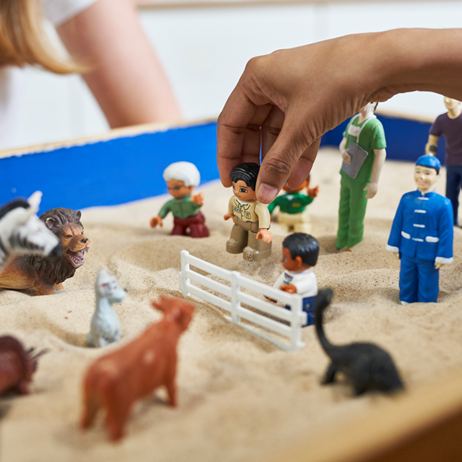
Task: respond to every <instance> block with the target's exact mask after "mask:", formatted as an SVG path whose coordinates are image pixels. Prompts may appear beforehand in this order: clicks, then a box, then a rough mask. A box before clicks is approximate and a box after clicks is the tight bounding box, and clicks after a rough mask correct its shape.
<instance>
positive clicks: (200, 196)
mask: <svg viewBox="0 0 462 462" xmlns="http://www.w3.org/2000/svg"><path fill="white" fill-rule="evenodd" d="M191 202H194V203H195V204H197V205H204V193H203V192H200V193H199V194H196V195H195V196H191Z"/></svg>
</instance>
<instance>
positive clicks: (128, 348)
mask: <svg viewBox="0 0 462 462" xmlns="http://www.w3.org/2000/svg"><path fill="white" fill-rule="evenodd" d="M152 306H153V307H154V308H157V309H158V310H159V311H162V312H163V313H164V317H163V319H162V320H161V321H159V322H158V323H156V324H153V325H151V326H149V327H148V328H147V329H146V330H145V331H144V332H143V333H142V334H141V335H140V336H139V337H137V338H136V339H135V340H133V341H131V342H130V343H128V344H127V345H125V346H124V347H122V348H120V349H119V350H117V351H114V352H113V353H109V354H107V355H106V356H103V357H101V358H99V359H97V360H96V361H95V362H94V363H93V364H92V365H91V366H90V368H89V369H88V371H87V374H86V376H85V379H84V383H83V415H82V419H81V422H80V426H81V428H82V429H86V428H88V427H90V425H91V424H92V423H93V420H94V418H95V416H96V414H97V412H98V410H99V408H100V407H104V408H105V410H106V428H107V431H108V433H109V438H110V439H111V440H112V441H118V440H120V439H121V438H122V437H123V435H124V426H125V422H126V420H127V418H128V416H129V414H130V411H131V408H132V406H133V404H134V403H135V401H137V400H139V399H142V398H145V397H147V396H149V395H150V394H151V393H152V392H153V391H154V390H155V389H156V388H158V387H160V386H162V385H163V386H165V387H166V388H167V394H168V398H169V401H170V405H171V406H176V385H175V376H176V364H177V351H176V350H177V344H178V339H179V338H180V335H181V334H182V333H183V332H184V331H185V330H186V329H187V328H188V326H189V323H190V322H191V319H192V315H193V312H194V309H195V308H194V305H191V303H188V302H186V301H184V300H182V299H179V298H171V297H165V296H163V297H162V298H161V299H160V302H152Z"/></svg>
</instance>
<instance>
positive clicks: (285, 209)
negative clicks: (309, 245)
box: [268, 176, 319, 234]
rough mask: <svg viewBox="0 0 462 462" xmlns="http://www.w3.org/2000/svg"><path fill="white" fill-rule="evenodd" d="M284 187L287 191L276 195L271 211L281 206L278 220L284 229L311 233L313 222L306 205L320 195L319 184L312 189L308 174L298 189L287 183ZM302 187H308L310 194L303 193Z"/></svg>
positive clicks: (270, 207) (270, 206) (307, 190)
mask: <svg viewBox="0 0 462 462" xmlns="http://www.w3.org/2000/svg"><path fill="white" fill-rule="evenodd" d="M282 189H283V190H284V191H285V193H284V194H281V195H280V196H278V197H276V199H274V201H273V202H271V204H270V205H268V210H269V213H271V214H272V213H273V211H274V209H275V208H276V207H279V214H278V218H277V222H278V224H279V225H280V226H281V227H282V228H283V229H284V231H286V232H292V231H293V232H294V233H307V234H309V233H310V232H311V223H310V215H309V214H308V211H307V210H306V207H307V206H308V205H310V204H311V202H313V200H314V198H315V197H316V196H317V195H318V191H319V186H316V188H311V189H310V177H309V176H308V178H307V179H306V180H305V181H304V182H303V184H302V185H300V186H299V187H298V188H297V189H291V188H289V186H288V185H287V184H286V185H285V186H284V187H283V188H282ZM302 189H306V192H307V193H308V194H303V193H302V192H301V191H302Z"/></svg>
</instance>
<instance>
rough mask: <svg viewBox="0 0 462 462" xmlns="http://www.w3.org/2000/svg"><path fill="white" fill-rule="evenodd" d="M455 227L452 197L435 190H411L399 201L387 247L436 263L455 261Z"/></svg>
mask: <svg viewBox="0 0 462 462" xmlns="http://www.w3.org/2000/svg"><path fill="white" fill-rule="evenodd" d="M453 227H454V218H453V212H452V206H451V202H450V200H449V199H447V198H446V197H443V196H440V195H439V194H436V193H435V192H429V193H426V194H422V193H421V192H420V191H418V190H417V191H412V192H409V193H407V194H404V196H403V197H402V198H401V202H400V203H399V207H398V210H397V211H396V215H395V218H394V220H393V225H392V227H391V232H390V237H389V238H388V245H387V250H389V251H391V252H400V253H401V254H403V255H406V256H408V257H411V258H418V259H421V260H431V261H434V262H435V263H445V264H447V263H452V260H453V255H452V243H453V239H454V228H453Z"/></svg>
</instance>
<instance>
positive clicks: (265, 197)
mask: <svg viewBox="0 0 462 462" xmlns="http://www.w3.org/2000/svg"><path fill="white" fill-rule="evenodd" d="M277 194H278V190H277V188H275V187H274V186H270V185H268V184H261V185H260V187H259V188H258V192H257V196H258V200H259V201H260V202H263V203H264V204H269V203H270V202H272V201H273V200H274V198H275V197H276V196H277Z"/></svg>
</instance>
